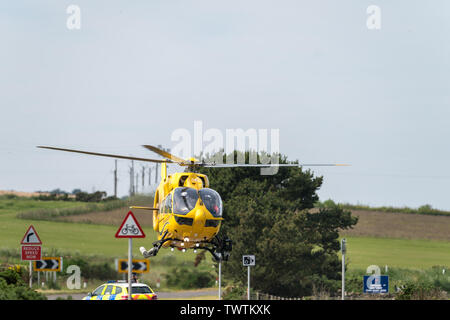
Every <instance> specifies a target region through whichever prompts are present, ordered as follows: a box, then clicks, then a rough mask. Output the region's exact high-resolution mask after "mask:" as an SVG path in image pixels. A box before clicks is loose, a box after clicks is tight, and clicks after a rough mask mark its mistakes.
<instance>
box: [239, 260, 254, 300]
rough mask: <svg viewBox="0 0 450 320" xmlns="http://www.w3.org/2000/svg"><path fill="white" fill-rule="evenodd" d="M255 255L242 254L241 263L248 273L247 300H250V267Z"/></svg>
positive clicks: (252, 264)
mask: <svg viewBox="0 0 450 320" xmlns="http://www.w3.org/2000/svg"><path fill="white" fill-rule="evenodd" d="M255 261H256V260H255V256H254V255H245V256H242V264H243V265H244V267H248V275H247V283H248V288H247V300H250V267H254V266H255Z"/></svg>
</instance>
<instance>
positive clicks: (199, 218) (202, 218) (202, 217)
mask: <svg viewBox="0 0 450 320" xmlns="http://www.w3.org/2000/svg"><path fill="white" fill-rule="evenodd" d="M205 222H206V212H205V210H204V209H203V208H198V209H197V211H195V219H194V224H195V225H197V226H204V225H205Z"/></svg>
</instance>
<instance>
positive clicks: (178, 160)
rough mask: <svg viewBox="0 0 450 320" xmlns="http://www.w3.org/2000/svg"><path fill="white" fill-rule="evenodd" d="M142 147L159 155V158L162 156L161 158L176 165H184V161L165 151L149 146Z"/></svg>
mask: <svg viewBox="0 0 450 320" xmlns="http://www.w3.org/2000/svg"><path fill="white" fill-rule="evenodd" d="M143 147H144V148H147V149H148V150H150V151H153V152H156V153H157V154H159V155H161V156H163V157H165V158H167V159H170V160H172V161H174V162H177V163H178V164H185V163H186V160H184V159H181V158H178V157H177V156H174V155H173V154H171V153H169V152H167V151H164V150H161V149H159V148H157V147H154V146H150V145H143Z"/></svg>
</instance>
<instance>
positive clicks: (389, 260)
mask: <svg viewBox="0 0 450 320" xmlns="http://www.w3.org/2000/svg"><path fill="white" fill-rule="evenodd" d="M78 205H80V203H77V202H63V201H38V200H32V199H24V198H20V199H7V198H5V197H0V248H13V249H17V250H19V249H20V241H21V239H22V237H23V235H24V233H25V231H26V230H27V228H28V226H29V225H31V224H32V225H33V226H34V227H35V228H36V230H37V232H38V234H39V236H40V238H41V240H42V242H43V245H42V249H43V253H44V254H45V253H46V252H50V250H52V249H57V250H58V251H60V252H64V253H77V252H78V253H80V254H83V255H99V256H104V257H108V258H111V259H114V258H124V257H126V254H127V246H128V242H127V240H123V239H116V238H115V237H114V235H115V233H116V231H117V228H118V227H119V223H120V222H121V220H122V219H123V217H125V215H126V213H127V211H128V210H127V209H126V208H124V209H123V210H121V209H118V210H114V211H111V212H97V213H88V214H85V215H78V216H73V217H67V218H64V219H67V220H70V221H64V222H63V221H61V222H59V221H41V220H24V219H18V218H16V214H17V213H19V212H23V211H28V210H30V209H40V208H63V207H75V206H78ZM354 214H355V215H358V216H359V217H360V221H359V222H358V224H357V226H356V227H355V229H354V230H350V231H345V232H343V233H342V236H343V237H345V238H346V239H347V243H348V255H347V256H348V262H349V265H348V266H349V268H350V269H365V268H367V266H369V265H373V264H375V265H379V266H380V267H382V266H385V265H388V266H392V267H402V268H428V267H432V266H435V265H446V266H450V242H448V240H450V236H449V234H450V233H449V232H448V230H450V217H443V216H429V215H411V214H402V213H385V212H364V211H355V212H354ZM136 216H137V219H138V221H141V220H142V222H143V223H142V225H143V229H144V232H145V233H146V236H147V237H146V238H145V239H134V240H133V255H134V256H136V257H141V253H140V252H139V247H140V246H144V247H146V248H149V247H150V246H151V243H152V242H153V241H155V240H156V234H155V232H154V231H153V229H152V227H151V224H150V216H151V213H149V212H136ZM82 221H88V222H89V223H81V222H82ZM73 222H76V223H73ZM194 256H195V254H194V253H193V252H192V251H188V252H186V253H181V252H173V253H172V252H170V251H169V250H163V251H161V253H160V254H159V255H158V256H157V257H155V258H152V259H151V261H152V262H154V263H155V266H156V265H158V267H157V268H156V270H155V271H158V273H162V272H164V267H162V264H161V263H160V262H161V261H164V259H166V260H167V259H172V260H174V261H175V262H176V263H189V264H190V263H192V262H193V260H194ZM0 260H1V257H0ZM172 260H171V261H172ZM207 261H208V262H207V263H206V262H204V263H206V265H205V266H204V267H203V268H210V267H212V263H210V262H209V261H210V259H207ZM172 262H173V261H172ZM204 263H202V264H204Z"/></svg>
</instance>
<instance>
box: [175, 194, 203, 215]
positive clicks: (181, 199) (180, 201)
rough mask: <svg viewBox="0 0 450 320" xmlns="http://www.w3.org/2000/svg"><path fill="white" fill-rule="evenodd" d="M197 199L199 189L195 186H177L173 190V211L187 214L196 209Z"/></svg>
mask: <svg viewBox="0 0 450 320" xmlns="http://www.w3.org/2000/svg"><path fill="white" fill-rule="evenodd" d="M197 201H198V193H197V190H195V189H193V188H176V189H175V190H174V192H173V213H175V214H187V213H188V212H189V211H191V210H192V209H194V207H195V205H196V204H197Z"/></svg>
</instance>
